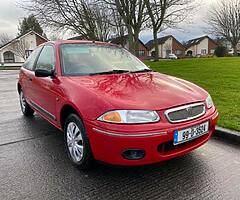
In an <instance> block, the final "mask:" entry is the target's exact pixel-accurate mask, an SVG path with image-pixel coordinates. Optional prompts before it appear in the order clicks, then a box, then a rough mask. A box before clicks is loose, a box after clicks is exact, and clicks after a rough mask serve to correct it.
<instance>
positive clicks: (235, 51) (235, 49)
mask: <svg viewBox="0 0 240 200" xmlns="http://www.w3.org/2000/svg"><path fill="white" fill-rule="evenodd" d="M233 54H234V56H237V55H238V54H237V44H234V45H233Z"/></svg>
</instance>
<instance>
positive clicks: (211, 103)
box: [206, 95, 213, 109]
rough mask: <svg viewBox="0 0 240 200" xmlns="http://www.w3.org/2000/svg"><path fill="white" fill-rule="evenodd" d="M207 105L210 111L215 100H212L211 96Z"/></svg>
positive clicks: (207, 100)
mask: <svg viewBox="0 0 240 200" xmlns="http://www.w3.org/2000/svg"><path fill="white" fill-rule="evenodd" d="M206 104H207V108H208V109H209V108H211V107H213V100H212V97H211V96H210V95H208V97H207V99H206Z"/></svg>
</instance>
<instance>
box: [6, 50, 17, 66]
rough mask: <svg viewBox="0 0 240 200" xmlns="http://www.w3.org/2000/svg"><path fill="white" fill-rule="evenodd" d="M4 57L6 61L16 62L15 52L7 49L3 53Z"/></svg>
mask: <svg viewBox="0 0 240 200" xmlns="http://www.w3.org/2000/svg"><path fill="white" fill-rule="evenodd" d="M3 59H4V62H5V63H14V62H15V59H14V53H13V52H11V51H6V52H4V53H3Z"/></svg>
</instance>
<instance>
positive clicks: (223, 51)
mask: <svg viewBox="0 0 240 200" xmlns="http://www.w3.org/2000/svg"><path fill="white" fill-rule="evenodd" d="M214 53H215V55H216V56H217V57H224V56H226V55H227V47H225V46H218V47H217V48H216V49H215V52H214Z"/></svg>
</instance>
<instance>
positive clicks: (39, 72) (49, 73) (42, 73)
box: [35, 69, 55, 77]
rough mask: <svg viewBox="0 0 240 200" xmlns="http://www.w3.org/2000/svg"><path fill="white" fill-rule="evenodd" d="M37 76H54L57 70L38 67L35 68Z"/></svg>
mask: <svg viewBox="0 0 240 200" xmlns="http://www.w3.org/2000/svg"><path fill="white" fill-rule="evenodd" d="M35 76H36V77H49V76H50V77H54V76H55V72H54V70H51V71H48V70H45V69H36V70H35Z"/></svg>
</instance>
